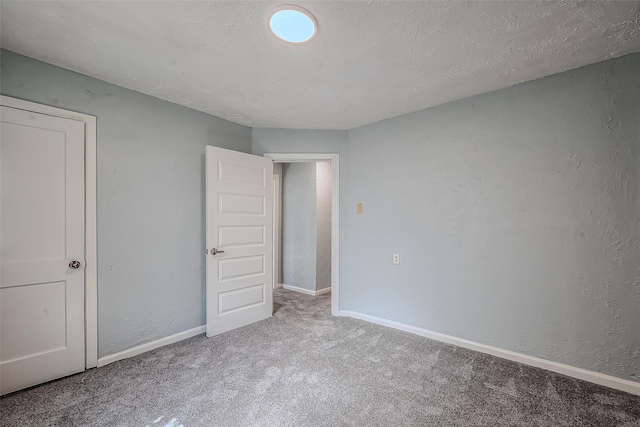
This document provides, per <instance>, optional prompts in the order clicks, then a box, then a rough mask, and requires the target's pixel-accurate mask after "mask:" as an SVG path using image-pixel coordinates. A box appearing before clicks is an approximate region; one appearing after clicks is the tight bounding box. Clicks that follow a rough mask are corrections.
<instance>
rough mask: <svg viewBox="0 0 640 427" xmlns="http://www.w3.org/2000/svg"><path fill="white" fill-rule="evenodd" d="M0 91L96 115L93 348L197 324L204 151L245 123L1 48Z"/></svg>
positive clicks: (201, 313)
mask: <svg viewBox="0 0 640 427" xmlns="http://www.w3.org/2000/svg"><path fill="white" fill-rule="evenodd" d="M0 55H1V71H0V73H1V74H0V93H2V94H3V95H8V96H13V97H16V98H21V99H25V100H28V101H34V102H38V103H41V104H46V105H51V106H54V107H60V108H64V109H68V110H72V111H78V112H81V113H86V114H91V115H95V116H96V117H97V125H98V136H97V137H98V139H97V144H98V165H97V166H98V334H99V355H100V356H105V355H107V354H112V353H115V352H118V351H121V350H124V349H127V348H130V347H133V346H135V345H138V344H141V343H144V342H147V341H152V340H155V339H158V338H162V337H165V336H168V335H172V334H175V333H177V332H181V331H184V330H187V329H190V328H194V327H196V326H200V325H202V324H203V323H204V319H205V306H204V298H205V285H204V208H205V205H204V149H205V145H216V146H219V147H224V148H229V149H233V150H237V151H244V152H248V151H250V148H251V129H249V128H246V127H244V126H240V125H237V124H234V123H231V122H228V121H226V120H222V119H219V118H217V117H213V116H209V115H207V114H204V113H200V112H197V111H194V110H190V109H188V108H185V107H181V106H178V105H175V104H171V103H169V102H166V101H161V100H159V99H157V98H153V97H150V96H147V95H143V94H140V93H138V92H133V91H131V90H127V89H123V88H121V87H118V86H114V85H111V84H108V83H105V82H102V81H99V80H95V79H93V78H90V77H86V76H83V75H80V74H76V73H73V72H70V71H67V70H64V69H62V68H58V67H55V66H52V65H48V64H45V63H42V62H39V61H35V60H33V59H29V58H26V57H23V56H19V55H16V54H14V53H11V52H8V51H0Z"/></svg>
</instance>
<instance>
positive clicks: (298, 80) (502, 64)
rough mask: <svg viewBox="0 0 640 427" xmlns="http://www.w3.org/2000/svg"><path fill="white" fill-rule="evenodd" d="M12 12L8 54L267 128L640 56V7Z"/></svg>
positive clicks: (540, 4) (355, 117)
mask: <svg viewBox="0 0 640 427" xmlns="http://www.w3.org/2000/svg"><path fill="white" fill-rule="evenodd" d="M295 3H296V4H298V5H300V6H302V7H305V8H307V9H308V10H309V11H310V12H311V13H313V14H314V15H315V17H316V18H317V20H318V35H317V37H315V38H314V39H313V40H311V41H310V42H309V43H304V44H300V45H291V44H288V43H284V42H282V41H281V40H278V39H277V38H276V37H274V36H273V35H272V34H271V33H270V31H269V29H268V26H267V21H268V19H269V11H270V10H272V9H273V8H274V7H275V6H277V5H278V4H280V2H275V1H273V0H266V1H242V2H232V1H223V2H217V1H165V2H160V1H156V2H140V1H129V2H118V3H117V7H114V3H112V2H110V1H92V2H87V1H53V2H51V1H50V2H32V1H7V0H3V1H2V14H0V18H1V20H2V22H1V25H0V29H1V43H2V47H4V48H5V49H9V50H12V51H15V52H18V53H21V54H24V55H28V56H30V57H33V58H37V59H40V60H43V61H47V62H51V63H53V64H56V65H59V66H61V67H64V68H67V69H71V70H74V71H78V72H80V73H83V74H87V75H90V76H93V77H96V78H99V79H102V80H105V81H109V82H111V83H115V84H118V85H121V86H124V87H128V88H130V89H134V90H137V91H140V92H143V93H147V94H149V95H153V96H157V97H159V98H162V99H166V100H168V101H171V102H175V103H177V104H182V105H185V106H187V107H191V108H195V109H197V110H201V111H204V112H207V113H209V114H213V115H215V116H219V117H223V118H225V119H228V120H231V121H235V122H237V123H241V124H244V125H247V126H253V127H277V128H299V129H349V128H352V127H354V126H361V125H364V124H367V123H372V122H375V121H378V120H382V119H387V118H389V117H394V116H398V115H401V114H405V113H409V112H412V111H418V110H422V109H424V108H427V107H431V106H434V105H439V104H443V103H445V102H449V101H452V100H454V99H461V98H465V97H468V96H472V95H477V94H480V93H485V92H489V91H492V90H496V89H500V88H504V87H509V86H511V85H513V84H516V83H521V82H524V81H528V80H533V79H537V78H539V77H542V76H548V75H550V74H554V73H559V72H562V71H566V70H569V69H572V68H577V67H581V66H583V65H587V64H592V63H595V62H598V61H602V60H604V59H608V58H612V57H616V56H620V55H624V54H626V53H631V52H637V51H639V50H640V31H638V21H639V19H640V3H638V2H637V1H598V2H595V1H458V0H453V1H398V0H390V1H388V0H386V1H383V0H376V1H312V0H299V1H296V2H295Z"/></svg>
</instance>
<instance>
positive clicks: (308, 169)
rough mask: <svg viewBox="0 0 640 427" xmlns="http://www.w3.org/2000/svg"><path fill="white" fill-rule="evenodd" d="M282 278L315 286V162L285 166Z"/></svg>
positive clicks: (283, 183) (312, 288)
mask: <svg viewBox="0 0 640 427" xmlns="http://www.w3.org/2000/svg"><path fill="white" fill-rule="evenodd" d="M282 277H283V280H284V284H286V285H291V286H297V287H299V288H304V289H309V290H313V291H315V289H316V165H315V163H284V164H283V165H282Z"/></svg>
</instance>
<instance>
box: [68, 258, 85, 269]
mask: <svg viewBox="0 0 640 427" xmlns="http://www.w3.org/2000/svg"><path fill="white" fill-rule="evenodd" d="M81 265H82V264H80V261H78V260H75V259H74V260H73V261H71V262H70V263H69V268H71V269H72V270H77V269H79V268H80V266H81Z"/></svg>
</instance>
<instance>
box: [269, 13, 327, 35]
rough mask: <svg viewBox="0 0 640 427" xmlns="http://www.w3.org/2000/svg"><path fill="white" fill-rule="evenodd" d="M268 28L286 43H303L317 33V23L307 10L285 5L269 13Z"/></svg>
mask: <svg viewBox="0 0 640 427" xmlns="http://www.w3.org/2000/svg"><path fill="white" fill-rule="evenodd" d="M269 28H270V29H271V32H272V33H273V34H275V35H276V36H277V37H278V38H280V39H282V40H284V41H286V42H289V43H304V42H308V41H309V40H311V39H312V38H313V37H314V36H315V35H316V33H317V32H318V21H316V18H315V17H314V16H313V15H312V14H311V12H309V11H308V10H306V9H303V8H301V7H300V6H295V5H292V4H285V5H282V6H278V7H276V8H275V9H273V10H272V11H271V16H270V17H269Z"/></svg>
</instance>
